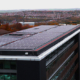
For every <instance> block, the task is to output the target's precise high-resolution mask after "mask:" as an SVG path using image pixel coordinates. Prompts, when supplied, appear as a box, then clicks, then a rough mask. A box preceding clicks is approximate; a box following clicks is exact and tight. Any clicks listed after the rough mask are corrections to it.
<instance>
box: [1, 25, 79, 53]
mask: <svg viewBox="0 0 80 80" xmlns="http://www.w3.org/2000/svg"><path fill="white" fill-rule="evenodd" d="M77 29H79V26H78V25H65V26H56V25H54V26H52V25H41V26H38V27H34V28H30V29H25V30H21V31H17V32H13V33H9V34H5V35H2V36H0V51H30V52H32V51H34V52H38V51H40V50H43V49H44V50H46V49H47V48H46V47H48V46H49V47H50V45H51V46H53V45H55V44H56V43H58V42H59V41H60V40H61V39H64V38H65V37H66V36H69V35H70V34H72V33H73V32H74V31H75V30H77ZM49 47H48V48H49ZM44 50H43V51H44Z"/></svg>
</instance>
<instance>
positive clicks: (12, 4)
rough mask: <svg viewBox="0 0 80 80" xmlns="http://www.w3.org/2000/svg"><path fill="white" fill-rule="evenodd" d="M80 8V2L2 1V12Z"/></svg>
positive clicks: (63, 0) (0, 7)
mask: <svg viewBox="0 0 80 80" xmlns="http://www.w3.org/2000/svg"><path fill="white" fill-rule="evenodd" d="M69 8H80V0H0V10H14V9H30V10H34V9H69Z"/></svg>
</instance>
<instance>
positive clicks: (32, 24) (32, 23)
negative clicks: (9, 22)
mask: <svg viewBox="0 0 80 80" xmlns="http://www.w3.org/2000/svg"><path fill="white" fill-rule="evenodd" d="M19 23H21V24H22V25H26V24H29V25H30V26H34V25H35V22H19Z"/></svg>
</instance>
